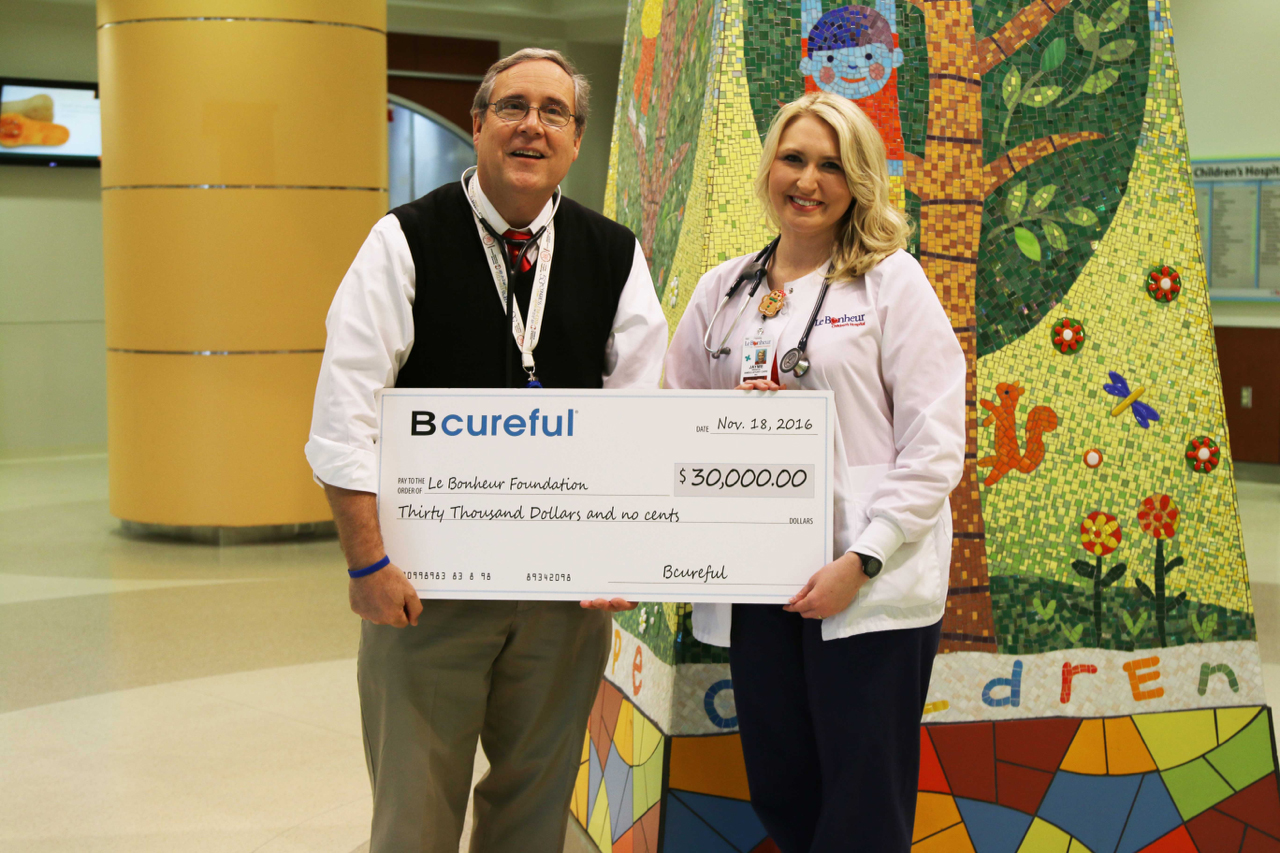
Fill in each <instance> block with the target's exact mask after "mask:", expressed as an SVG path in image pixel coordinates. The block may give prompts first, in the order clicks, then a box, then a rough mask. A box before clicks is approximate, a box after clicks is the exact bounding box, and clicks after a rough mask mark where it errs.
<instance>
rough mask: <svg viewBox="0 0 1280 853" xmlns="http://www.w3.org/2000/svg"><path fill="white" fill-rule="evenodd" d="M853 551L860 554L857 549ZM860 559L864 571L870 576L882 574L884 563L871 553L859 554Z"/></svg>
mask: <svg viewBox="0 0 1280 853" xmlns="http://www.w3.org/2000/svg"><path fill="white" fill-rule="evenodd" d="M853 553H855V554H858V552H857V551H854V552H853ZM858 559H860V560H862V573H863V574H864V575H866V576H867V577H869V578H873V577H875V576H876V575H878V574H880V570H881V569H882V568H884V563H882V562H880V560H879V559H877V558H876V557H873V556H871V555H870V554H858Z"/></svg>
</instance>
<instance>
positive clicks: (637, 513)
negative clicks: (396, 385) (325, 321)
mask: <svg viewBox="0 0 1280 853" xmlns="http://www.w3.org/2000/svg"><path fill="white" fill-rule="evenodd" d="M834 411H835V406H834V400H833V398H832V396H831V394H830V393H829V392H785V393H777V394H763V393H758V392H753V393H747V392H742V391H657V390H654V391H570V392H560V391H549V390H538V389H518V390H490V389H476V390H437V389H388V390H386V391H383V392H382V393H381V395H380V398H379V413H380V414H379V439H378V448H379V474H378V476H379V483H380V487H379V492H378V516H379V519H380V521H381V524H382V537H383V540H384V542H385V544H386V549H387V554H388V555H390V557H391V559H392V561H393V562H395V564H396V565H398V566H399V567H400V568H401V569H403V570H404V572H405V573H406V574H407V575H408V577H409V580H410V581H412V582H413V585H414V586H415V587H416V588H417V590H418V592H419V594H420V595H421V596H422V597H423V598H508V599H510V598H520V599H568V600H578V599H583V598H597V597H605V598H615V597H621V598H626V599H630V600H633V601H636V600H640V601H722V602H727V601H742V602H783V601H786V600H787V599H788V598H790V597H791V596H792V595H794V594H795V593H796V592H797V591H798V590H799V589H800V588H801V587H802V586H803V585H804V583H805V582H806V581H807V580H808V579H809V577H810V576H811V575H812V574H813V573H814V572H815V571H817V570H818V569H819V568H820V567H822V566H823V565H824V564H826V563H827V562H829V561H830V560H831V548H832V544H831V540H832V523H833V521H832V518H833V517H832V510H831V494H832V483H831V471H832V461H833V460H832V453H833V450H832V447H833V445H832V439H831V436H832V434H833V432H832V431H833V428H834V427H833V422H834Z"/></svg>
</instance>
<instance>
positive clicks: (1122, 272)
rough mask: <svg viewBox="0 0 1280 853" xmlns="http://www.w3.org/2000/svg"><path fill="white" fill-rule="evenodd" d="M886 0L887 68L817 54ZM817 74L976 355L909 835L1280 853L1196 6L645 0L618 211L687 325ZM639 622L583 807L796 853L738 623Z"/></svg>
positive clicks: (609, 684)
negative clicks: (767, 768) (1228, 397)
mask: <svg viewBox="0 0 1280 853" xmlns="http://www.w3.org/2000/svg"><path fill="white" fill-rule="evenodd" d="M875 16H880V19H882V20H883V23H884V24H885V25H886V26H882V27H878V28H876V29H875V31H876V32H878V33H880V34H881V36H879V37H881V38H882V40H883V41H884V44H881V48H883V50H882V51H881V53H880V54H878V55H880V56H882V57H884V58H885V60H884V61H885V62H886V63H888V64H892V65H893V66H894V67H892V68H888V67H887V66H886V65H882V66H881V69H880V70H881V72H882V73H881V74H880V75H879V76H878V77H875V78H874V79H875V80H876V81H877V83H876V84H875V85H874V86H873V87H871V88H874V89H875V91H870V92H868V91H865V90H864V89H860V88H856V87H842V84H841V81H840V80H839V79H838V78H836V77H831V76H823V75H822V74H821V73H818V77H817V79H815V78H813V77H807V76H806V75H805V73H804V71H805V69H809V70H812V71H815V72H817V71H818V68H817V67H816V66H808V65H804V66H802V59H803V58H804V57H805V56H806V55H807V54H808V47H809V39H811V38H812V39H815V45H816V42H817V40H820V39H825V40H826V41H823V42H822V43H821V45H816V46H820V47H821V48H822V52H823V53H825V52H826V51H828V50H829V51H831V52H832V53H833V54H834V52H835V51H836V50H840V49H843V48H845V47H850V46H853V45H852V43H851V44H848V45H846V44H843V43H837V42H839V41H840V39H853V38H854V37H855V36H857V35H858V33H859V32H861V30H860V29H859V28H860V27H861V28H864V29H868V32H870V29H869V28H866V24H867V22H876V21H877V20H880V19H877V18H876V17H875ZM886 30H888V31H890V32H891V34H892V35H891V40H890V39H889V38H888V37H885V36H884V35H883V34H884V32H885V31H886ZM858 46H860V47H861V46H863V45H861V43H859V45H858ZM897 50H900V51H901V55H900V56H898V55H896V54H895V51H897ZM824 87H825V88H828V89H830V90H832V91H835V92H836V93H837V94H842V95H844V96H846V97H851V98H853V99H854V100H855V101H858V102H859V103H860V105H861V106H863V108H864V109H865V110H866V112H867V113H868V115H870V116H871V118H872V119H873V121H874V122H875V123H876V125H877V127H878V128H879V129H880V131H881V134H882V136H883V137H884V138H885V141H886V145H887V148H888V150H889V154H890V175H891V177H890V181H891V186H892V190H893V193H894V194H895V200H896V201H897V202H898V203H900V204H901V205H902V206H903V207H904V208H905V209H906V211H907V212H908V213H909V214H910V215H911V216H912V217H913V219H915V221H917V222H918V223H919V228H918V231H917V235H916V237H915V239H914V240H913V242H912V245H911V246H910V247H909V251H910V252H911V253H912V254H913V255H915V256H916V257H917V258H918V259H919V260H920V262H921V264H922V265H923V266H924V268H925V271H926V273H927V274H928V275H929V277H930V280H931V281H932V282H933V283H934V285H935V288H936V290H937V292H938V296H939V298H940V300H941V301H942V303H943V305H944V307H945V308H946V310H947V311H948V313H949V315H950V316H951V318H952V323H953V328H954V330H955V333H956V335H957V337H958V339H959V340H960V343H961V345H962V347H963V348H964V350H965V352H966V355H967V357H968V363H969V383H968V393H967V394H966V397H967V398H968V400H967V405H968V420H969V424H968V427H969V428H968V432H969V446H968V447H967V448H966V450H967V459H968V464H967V466H966V473H965V477H964V479H963V480H962V482H961V484H960V486H959V488H958V489H957V490H956V492H955V493H953V495H952V499H951V500H952V507H953V526H954V529H955V531H956V538H955V540H954V542H953V546H952V565H951V580H950V594H949V597H948V601H947V605H946V611H945V615H944V618H943V646H942V654H941V655H940V656H939V658H938V660H937V662H936V664H935V667H934V672H933V677H932V681H931V686H930V694H929V697H928V703H927V705H926V707H925V710H924V719H923V722H922V728H921V738H922V747H923V748H922V755H923V759H922V764H921V773H920V788H919V791H920V794H919V799H918V808H917V820H916V837H915V844H914V848H915V849H916V850H919V851H977V853H987V851H1010V853H1013V851H1024V852H1025V853H1039V852H1040V851H1045V853H1048V851H1060V852H1061V853H1069V851H1082V850H1089V851H1102V850H1107V851H1143V850H1149V851H1195V850H1199V851H1217V850H1223V851H1225V850H1232V851H1237V850H1250V851H1263V850H1280V793H1278V792H1277V785H1276V760H1275V746H1274V737H1273V725H1272V720H1271V712H1270V710H1269V709H1268V708H1266V707H1265V696H1264V692H1263V684H1262V666H1261V660H1260V655H1259V652H1258V647H1257V642H1256V630H1255V622H1254V609H1253V602H1252V598H1251V595H1250V590H1249V579H1248V572H1247V568H1246V565H1245V559H1244V551H1243V546H1242V544H1241V536H1240V525H1239V518H1238V512H1237V505H1236V493H1235V485H1234V479H1233V466H1234V463H1233V458H1232V454H1231V444H1230V440H1229V436H1228V435H1227V427H1226V421H1225V418H1224V413H1223V411H1224V410H1223V400H1222V390H1221V383H1220V380H1219V373H1218V366H1217V361H1216V353H1215V349H1214V339H1213V328H1212V321H1211V318H1210V314H1209V300H1208V293H1207V288H1206V282H1205V270H1204V261H1203V258H1202V256H1201V248H1200V246H1201V244H1200V240H1199V235H1198V232H1197V222H1196V215H1195V198H1194V192H1193V186H1192V179H1191V170H1190V160H1189V155H1188V149H1187V137H1186V130H1185V125H1184V121H1183V115H1182V104H1181V96H1180V90H1179V82H1178V72H1177V67H1176V62H1175V60H1174V53H1173V31H1172V23H1171V19H1170V8H1169V3H1168V2H1166V0H1074V1H1073V0H1036V2H1027V0H985V2H968V0H954V2H947V3H937V2H926V0H919V1H918V2H917V0H911V2H908V0H898V2H894V0H878V2H874V3H873V2H870V0H869V2H868V3H867V5H865V6H856V5H840V4H838V3H835V2H831V0H827V2H816V0H805V1H804V2H800V0H794V2H791V0H783V2H772V0H634V2H632V3H631V7H630V10H629V16H628V29H627V35H626V39H625V42H624V47H623V62H622V69H621V75H620V85H619V95H618V102H617V105H616V110H615V124H614V132H613V139H612V150H611V159H610V173H609V180H608V184H607V187H606V195H605V208H606V213H608V214H610V215H612V216H615V217H616V218H617V219H618V220H619V221H620V222H623V223H624V224H626V225H628V226H629V227H630V228H632V230H634V231H635V232H636V234H637V235H638V236H639V238H640V243H641V246H642V248H643V249H644V251H645V254H646V258H647V259H648V261H649V264H650V268H651V271H652V273H653V277H654V282H655V286H656V288H657V290H658V295H659V298H660V300H661V302H662V305H663V307H664V310H665V311H666V312H667V314H668V318H669V320H670V321H671V325H672V328H674V326H675V323H676V322H677V321H678V319H679V317H680V315H681V313H682V311H683V310H684V307H685V305H686V304H687V303H688V300H689V297H690V295H691V294H692V291H693V289H694V286H695V285H696V283H697V281H698V278H699V277H700V276H701V274H702V273H704V272H705V271H706V270H708V269H710V268H712V267H713V266H715V265H716V264H718V263H720V262H721V261H723V260H725V259H727V258H730V257H735V256H738V255H742V254H745V253H747V252H750V251H754V250H756V249H758V248H759V247H760V246H762V245H763V244H764V243H765V242H766V241H767V240H768V239H769V237H770V236H771V235H770V234H769V232H768V230H767V229H766V227H765V225H764V223H763V222H762V220H761V217H760V214H759V212H758V208H757V206H756V202H755V200H754V198H753V197H752V193H751V180H752V178H753V176H754V171H755V168H756V164H757V162H758V158H759V156H760V151H761V141H762V138H763V135H764V132H765V131H766V129H767V127H768V122H769V120H770V119H771V117H772V116H773V114H774V113H775V112H776V110H777V107H778V106H779V105H780V104H781V103H784V102H786V101H789V100H792V99H794V98H795V97H798V96H799V95H801V94H803V93H804V92H806V91H814V90H817V89H820V88H824ZM846 90H847V91H846ZM1041 448H1043V451H1041ZM614 629H615V630H614V649H613V654H612V655H611V657H610V660H609V664H608V666H607V669H606V674H605V679H604V682H603V683H602V685H601V688H600V694H599V697H598V701H597V703H596V708H595V710H594V711H593V713H592V717H591V723H590V725H589V730H588V732H586V734H585V736H584V745H583V753H582V766H581V768H580V772H579V777H578V787H577V790H576V791H575V796H574V800H573V813H574V816H575V818H576V819H577V820H578V821H579V822H580V823H581V824H582V825H583V826H584V827H585V828H586V829H587V831H588V833H589V834H590V835H591V837H592V839H593V840H594V842H595V843H596V845H597V846H598V847H599V848H600V849H601V850H620V851H628V853H631V851H650V850H653V851H656V850H663V851H678V850H691V851H692V850H697V851H718V850H724V851H733V850H738V851H755V850H769V849H772V847H771V845H772V842H771V841H769V840H767V839H766V838H765V833H764V830H763V828H762V827H761V826H760V825H759V823H758V821H756V820H755V818H754V815H753V813H752V812H751V809H750V805H749V797H748V792H747V786H746V781H745V774H744V771H743V769H742V759H741V751H740V748H739V745H738V743H737V736H736V722H737V721H736V718H735V712H734V706H733V698H732V697H733V691H732V680H731V674H730V672H729V667H728V663H727V656H726V654H725V651H724V650H723V649H717V648H713V647H709V646H705V645H703V644H700V643H698V642H697V641H696V640H695V639H694V638H693V637H692V635H691V632H690V623H689V608H688V606H687V605H677V604H652V603H647V604H642V605H641V606H640V608H638V609H637V610H635V611H632V612H629V613H625V614H619V615H618V616H616V617H615V621H614ZM868 689H874V687H873V686H869V687H868ZM851 724H852V723H851Z"/></svg>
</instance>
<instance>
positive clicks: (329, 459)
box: [306, 435, 378, 495]
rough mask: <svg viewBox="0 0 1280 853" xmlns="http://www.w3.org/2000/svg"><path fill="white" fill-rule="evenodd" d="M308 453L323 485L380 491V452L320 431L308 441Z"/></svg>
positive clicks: (315, 474) (313, 473)
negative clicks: (332, 438)
mask: <svg viewBox="0 0 1280 853" xmlns="http://www.w3.org/2000/svg"><path fill="white" fill-rule="evenodd" d="M306 454H307V462H309V463H310V464H311V471H312V475H313V478H314V479H315V481H316V482H317V483H319V484H320V485H324V484H325V483H328V484H329V485H330V486H337V487H338V488H341V489H351V490H352V491H356V492H373V493H374V494H375V495H376V494H377V493H378V457H377V454H375V453H373V452H371V451H368V450H357V449H356V448H354V447H350V446H348V445H346V444H340V443H338V442H336V441H333V440H331V439H327V438H321V437H320V436H317V435H313V436H311V440H310V441H308V442H307V446H306Z"/></svg>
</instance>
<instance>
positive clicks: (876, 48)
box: [800, 0, 902, 100]
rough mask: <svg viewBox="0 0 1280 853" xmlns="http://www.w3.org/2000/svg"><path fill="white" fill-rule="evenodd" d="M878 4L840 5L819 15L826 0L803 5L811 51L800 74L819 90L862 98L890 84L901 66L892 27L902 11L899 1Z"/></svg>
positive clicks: (806, 1)
mask: <svg viewBox="0 0 1280 853" xmlns="http://www.w3.org/2000/svg"><path fill="white" fill-rule="evenodd" d="M877 6H878V7H879V8H878V9H872V8H870V7H869V6H841V7H840V8H838V9H833V10H831V11H830V12H827V13H826V14H825V15H820V13H821V11H822V5H821V0H804V2H803V3H801V6H800V9H801V26H802V28H803V29H804V30H805V31H806V32H807V34H808V39H807V42H808V44H807V47H808V50H807V51H806V55H805V56H804V57H802V58H801V60H800V70H801V72H802V73H804V74H805V75H806V76H808V77H811V78H813V81H814V83H815V84H816V85H817V86H818V88H820V89H822V90H823V91H824V92H830V93H832V94H835V95H841V96H843V97H846V98H850V99H852V100H861V99H862V98H868V97H870V96H872V95H874V94H876V93H877V92H879V91H880V90H881V89H883V88H884V87H885V86H886V85H887V84H888V83H889V79H890V77H891V75H892V73H893V70H894V69H895V68H897V67H898V66H899V65H901V64H902V50H901V49H900V48H898V47H897V46H896V45H895V44H894V25H893V23H891V21H894V20H895V19H896V14H897V13H896V10H895V8H894V6H895V4H894V0H880V2H879V3H878V4H877ZM811 22H812V23H811Z"/></svg>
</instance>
